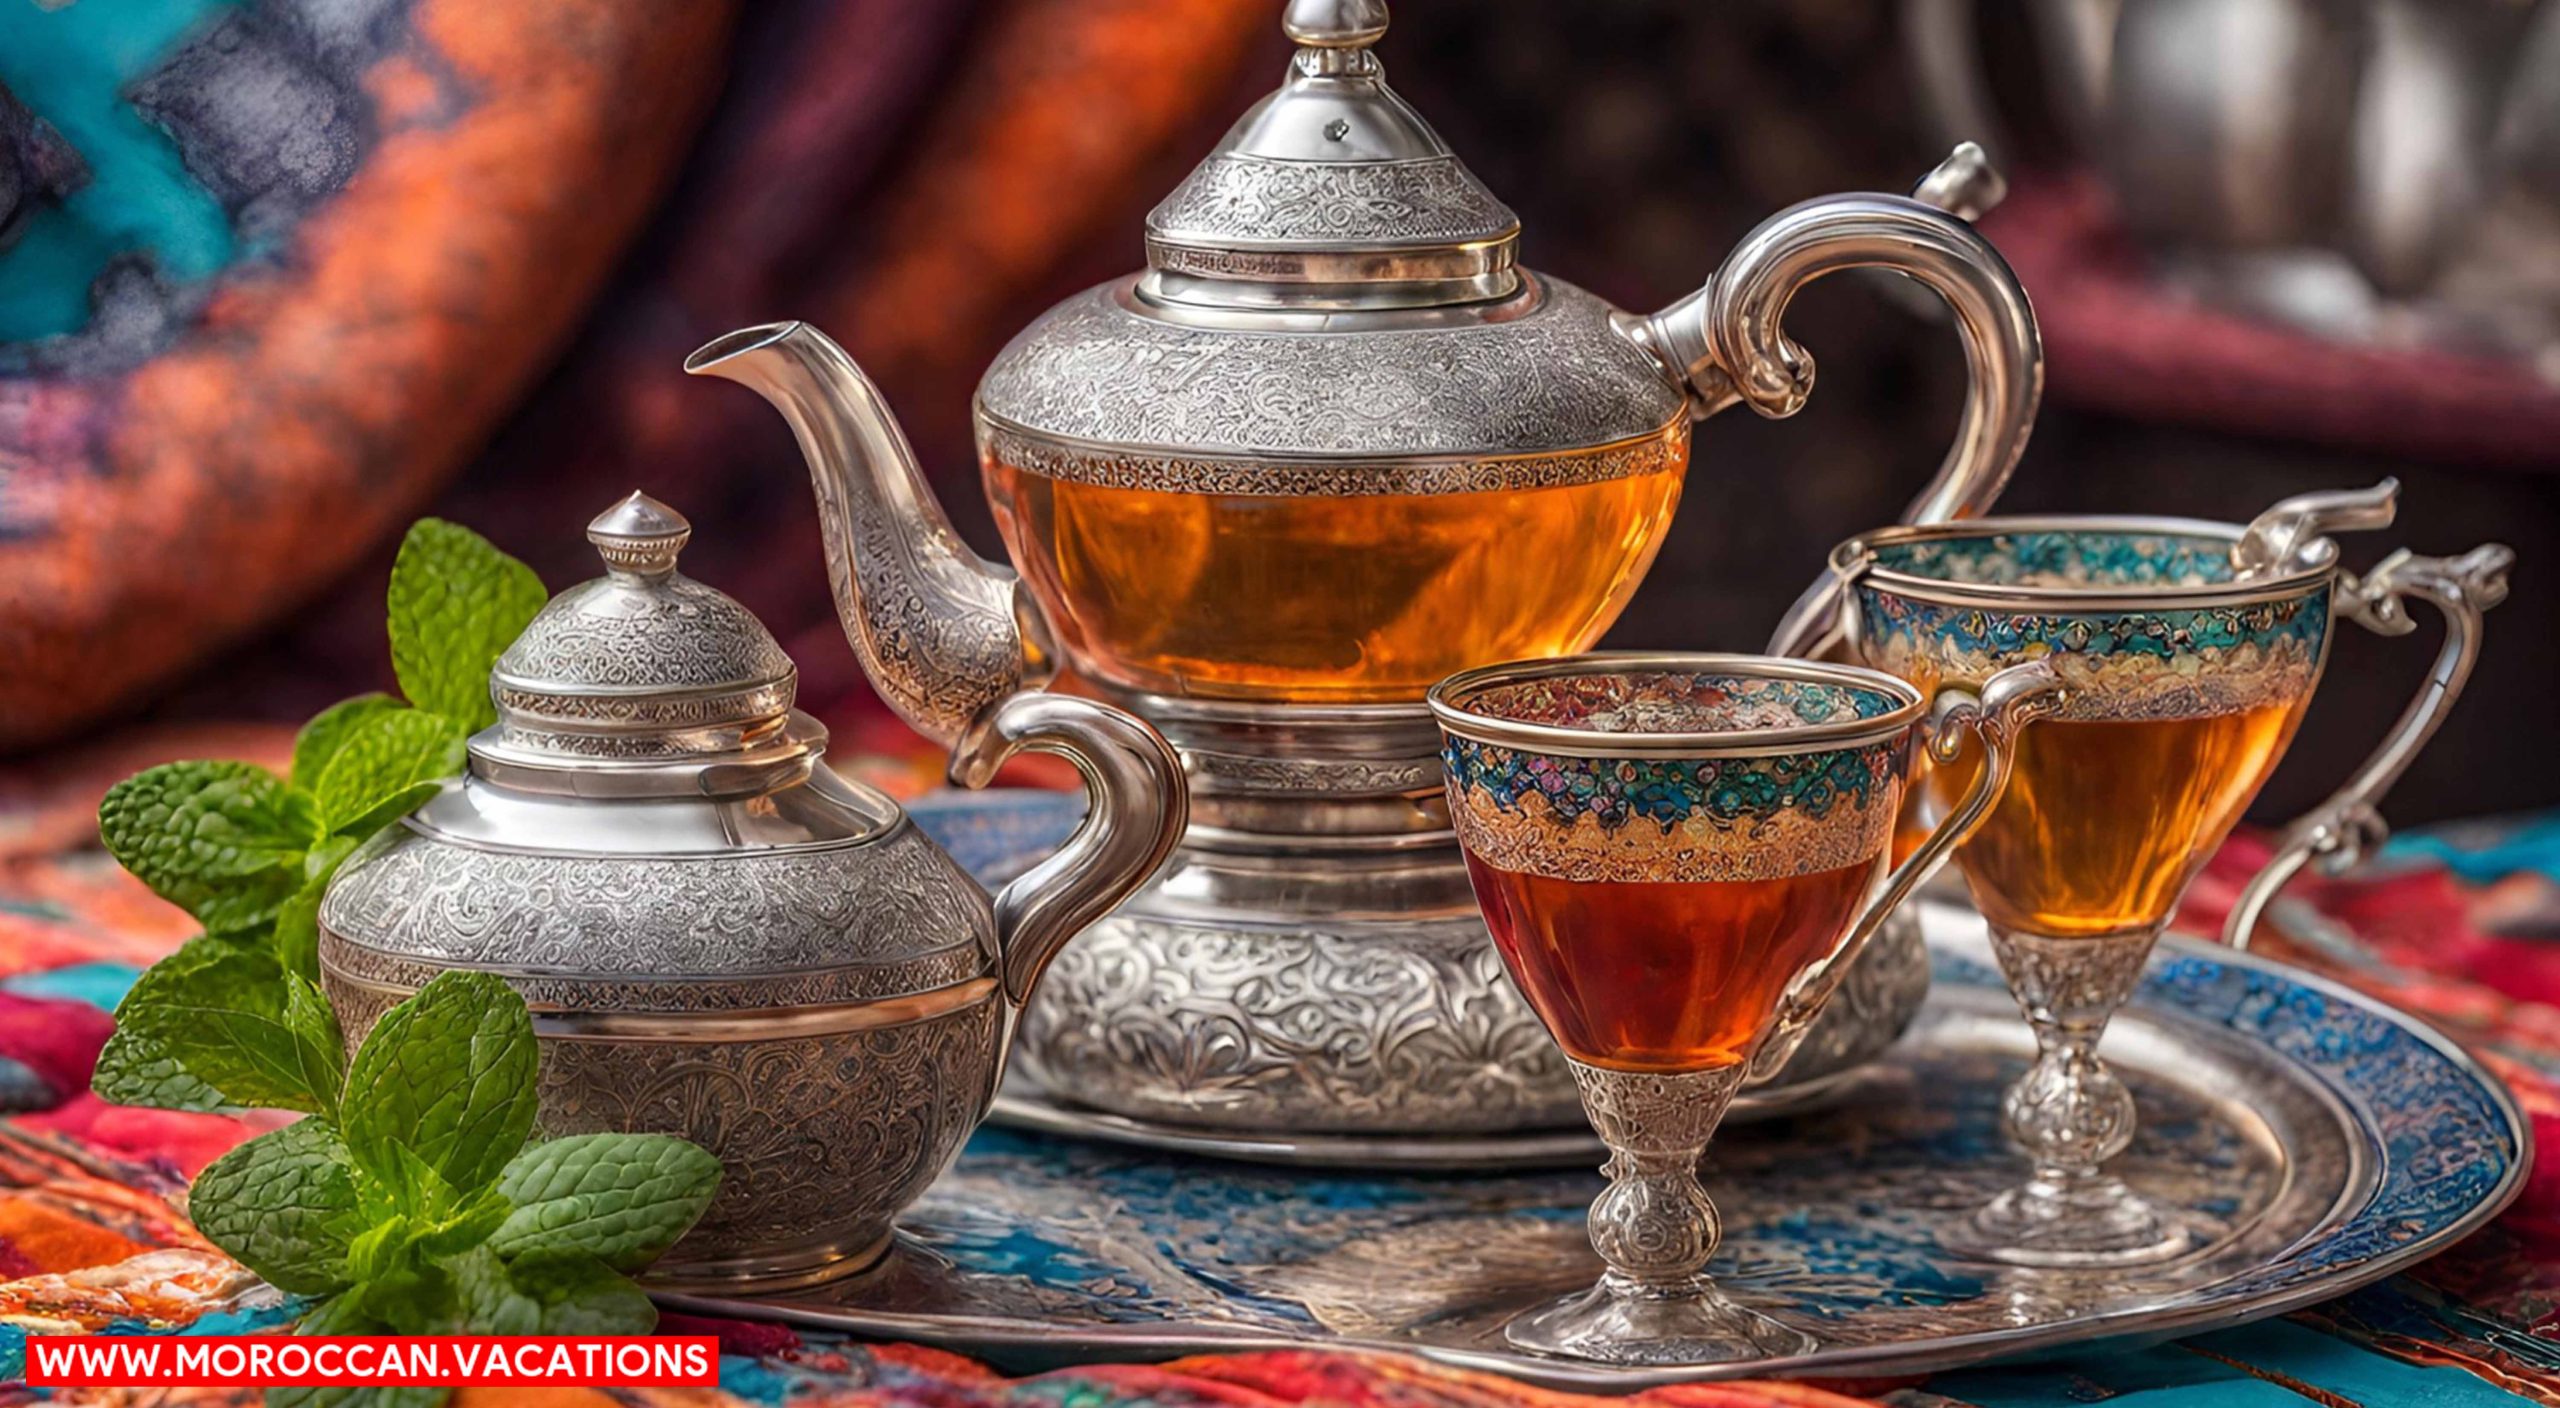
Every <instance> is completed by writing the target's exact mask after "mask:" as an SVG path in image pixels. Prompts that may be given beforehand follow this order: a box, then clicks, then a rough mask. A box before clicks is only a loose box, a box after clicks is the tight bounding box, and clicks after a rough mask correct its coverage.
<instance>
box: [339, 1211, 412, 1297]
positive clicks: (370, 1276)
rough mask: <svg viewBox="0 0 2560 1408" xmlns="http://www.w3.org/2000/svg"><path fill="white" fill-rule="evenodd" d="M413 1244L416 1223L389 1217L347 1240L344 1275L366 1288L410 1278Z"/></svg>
mask: <svg viewBox="0 0 2560 1408" xmlns="http://www.w3.org/2000/svg"><path fill="white" fill-rule="evenodd" d="M417 1244H418V1224H417V1222H416V1220H415V1219H413V1218H411V1217H410V1216H409V1215H408V1214H406V1213H393V1214H392V1215H391V1216H389V1217H386V1218H383V1219H382V1220H381V1221H379V1222H376V1223H374V1224H373V1225H372V1226H370V1227H367V1228H365V1229H364V1230H363V1231H361V1232H359V1233H357V1234H356V1235H355V1236H353V1237H351V1238H349V1239H348V1240H347V1275H348V1276H349V1277H350V1278H352V1279H354V1280H356V1281H360V1282H363V1283H364V1284H365V1285H366V1286H367V1287H368V1288H370V1287H373V1286H376V1285H379V1284H381V1283H383V1282H385V1281H388V1280H391V1279H393V1278H395V1277H399V1276H403V1275H408V1274H411V1273H413V1272H414V1271H415V1270H416V1268H417V1262H418V1254H417ZM368 1294H370V1290H369V1289H368Z"/></svg>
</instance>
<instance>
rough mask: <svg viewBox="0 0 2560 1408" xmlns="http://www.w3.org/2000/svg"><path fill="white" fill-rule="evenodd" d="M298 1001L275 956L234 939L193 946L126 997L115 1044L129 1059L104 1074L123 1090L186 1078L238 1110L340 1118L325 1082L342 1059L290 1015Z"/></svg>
mask: <svg viewBox="0 0 2560 1408" xmlns="http://www.w3.org/2000/svg"><path fill="white" fill-rule="evenodd" d="M288 995H289V989H288V988H287V986H286V984H285V982H284V971H283V969H282V968H281V967H280V966H278V964H277V963H276V960H275V957H274V955H272V954H270V953H267V952H265V951H263V950H260V949H255V948H249V947H245V946H243V945H242V944H240V943H238V942H236V941H233V940H228V939H220V938H212V937H205V938H198V939H193V940H190V941H189V942H188V943H187V944H186V946H185V947H183V948H181V949H179V950H178V951H177V952H176V953H173V954H171V955H169V956H168V957H167V958H164V959H162V960H160V961H159V962H158V963H155V964H153V965H152V966H151V967H150V968H148V969H146V970H144V972H143V974H142V976H141V978H139V979H138V980H136V981H135V983H134V985H133V989H132V991H130V992H128V993H126V994H125V998H124V1001H123V1002H122V1003H121V1004H119V1005H118V1006H117V1008H116V1041H111V1042H110V1043H109V1044H110V1045H111V1046H112V1045H115V1044H116V1042H117V1041H120V1042H122V1043H123V1044H124V1049H123V1050H122V1051H120V1052H119V1053H118V1056H117V1059H116V1060H115V1061H114V1062H111V1063H109V1062H104V1059H103V1057H102V1064H106V1065H108V1067H109V1070H110V1075H111V1077H113V1078H114V1079H115V1080H117V1081H119V1082H120V1081H121V1080H122V1079H123V1078H124V1077H125V1076H126V1075H127V1074H129V1073H133V1072H137V1071H139V1072H156V1073H160V1074H161V1075H162V1076H164V1077H167V1076H169V1075H171V1074H172V1073H183V1075H184V1076H185V1077H187V1078H189V1079H191V1080H192V1081H194V1082H196V1083H198V1084H200V1085H202V1086H204V1087H207V1088H210V1089H211V1090H212V1091H214V1092H216V1093H217V1094H218V1095H219V1097H220V1101H221V1104H222V1105H223V1106H226V1107H231V1108H240V1109H247V1108H256V1107H264V1108H270V1109H279V1110H304V1111H320V1110H325V1109H329V1108H332V1106H333V1102H334V1099H335V1096H336V1094H337V1092H336V1090H335V1089H334V1082H331V1081H328V1080H327V1079H326V1075H325V1073H327V1072H330V1071H333V1070H334V1069H335V1067H336V1063H337V1061H338V1059H339V1058H338V1055H337V1053H336V1052H335V1051H334V1050H325V1049H318V1048H319V1047H320V1044H321V1043H322V1041H323V1040H324V1036H323V1033H322V1032H321V1031H320V1030H319V1029H318V1027H317V1024H316V1023H315V1022H313V1021H311V1020H308V1019H306V1020H305V1021H304V1022H303V1023H301V1024H300V1025H299V1026H297V1024H296V1023H295V1022H294V1021H293V1019H292V1018H290V1017H289V1016H288V1015H287V1013H286V1004H287V1001H288ZM325 1005H326V1004H323V1006H325ZM181 1089H182V1090H183V1089H190V1087H184V1086H182V1087H181ZM136 1093H142V1092H137V1091H128V1090H126V1089H125V1088H124V1087H123V1086H122V1085H121V1084H120V1083H119V1084H117V1085H116V1087H115V1088H114V1089H112V1090H111V1089H109V1088H106V1087H100V1088H99V1094H101V1095H102V1096H105V1097H106V1098H107V1099H110V1100H119V1101H121V1100H122V1099H123V1096H125V1095H126V1094H136ZM189 1108H193V1106H189Z"/></svg>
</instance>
